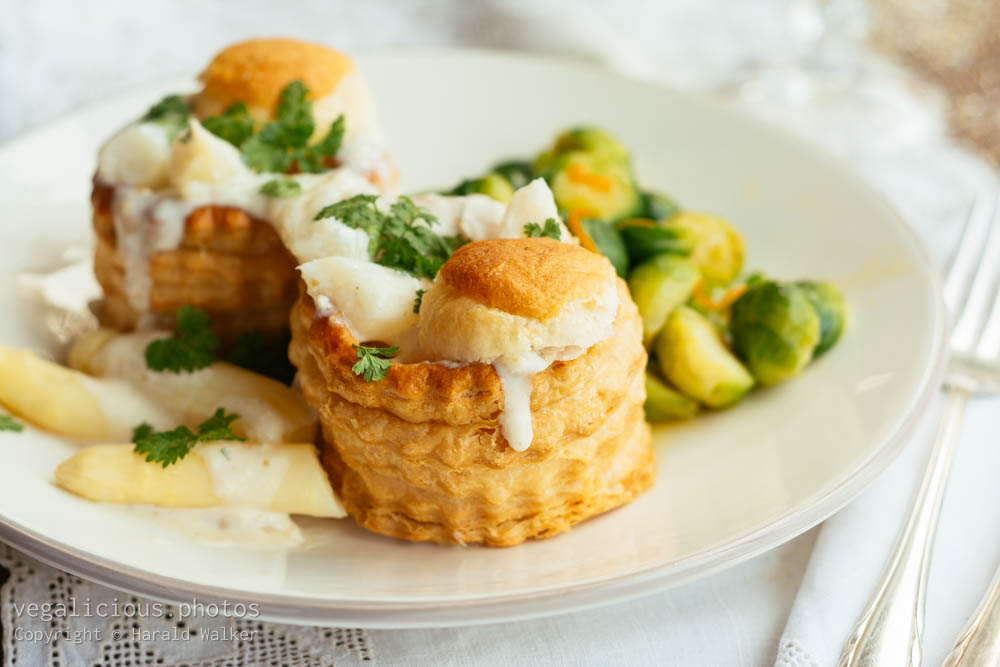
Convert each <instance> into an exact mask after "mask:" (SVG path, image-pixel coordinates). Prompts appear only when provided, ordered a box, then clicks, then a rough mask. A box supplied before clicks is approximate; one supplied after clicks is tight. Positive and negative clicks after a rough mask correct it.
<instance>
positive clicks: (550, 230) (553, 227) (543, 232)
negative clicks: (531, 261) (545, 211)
mask: <svg viewBox="0 0 1000 667" xmlns="http://www.w3.org/2000/svg"><path fill="white" fill-rule="evenodd" d="M524 235H525V236H527V237H528V238H529V239H534V238H540V237H544V238H549V239H555V240H556V241H558V240H559V239H561V238H562V229H560V228H559V223H558V222H557V221H556V219H555V218H549V219H548V220H546V221H545V226H544V227H543V226H542V225H539V224H538V223H537V222H529V223H528V224H526V225H525V226H524Z"/></svg>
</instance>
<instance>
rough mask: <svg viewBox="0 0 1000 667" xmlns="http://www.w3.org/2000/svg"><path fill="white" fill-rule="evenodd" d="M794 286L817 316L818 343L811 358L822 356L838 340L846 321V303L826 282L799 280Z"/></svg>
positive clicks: (838, 292) (836, 290) (834, 288)
mask: <svg viewBox="0 0 1000 667" xmlns="http://www.w3.org/2000/svg"><path fill="white" fill-rule="evenodd" d="M795 286H796V287H798V288H799V289H800V290H802V291H803V293H805V295H806V298H807V299H809V303H811V304H812V306H813V308H815V309H816V314H817V315H819V343H817V344H816V349H815V350H813V356H814V357H818V356H819V355H821V354H823V353H824V352H826V351H827V350H829V349H830V348H831V347H833V344H834V343H836V342H837V341H838V340H839V339H840V335H841V334H842V333H843V332H844V323H845V322H846V320H847V303H846V302H845V301H844V295H843V294H841V293H840V290H839V289H837V288H836V287H834V286H833V285H831V284H830V283H828V282H823V281H819V280H800V281H799V282H797V283H795Z"/></svg>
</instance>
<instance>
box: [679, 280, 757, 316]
mask: <svg viewBox="0 0 1000 667" xmlns="http://www.w3.org/2000/svg"><path fill="white" fill-rule="evenodd" d="M704 284H705V283H704V281H703V280H699V281H698V282H697V283H696V284H695V286H694V291H693V292H691V298H692V299H694V300H695V302H696V303H698V305H700V306H702V307H704V308H707V309H709V310H716V311H722V310H725V309H727V308H729V306H731V305H733V302H734V301H736V299H738V298H740V297H741V296H743V293H744V292H746V291H747V286H746V284H740V285H733V286H732V287H730V288H729V289H727V290H726V291H725V292H723V294H722V296H720V297H719V298H718V299H712V298H711V297H710V296H709V295H707V294H705V289H704Z"/></svg>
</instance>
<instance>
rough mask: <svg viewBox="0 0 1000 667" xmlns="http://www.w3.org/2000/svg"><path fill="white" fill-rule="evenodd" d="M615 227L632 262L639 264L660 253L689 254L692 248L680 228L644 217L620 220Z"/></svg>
mask: <svg viewBox="0 0 1000 667" xmlns="http://www.w3.org/2000/svg"><path fill="white" fill-rule="evenodd" d="M616 227H617V228H618V233H619V234H621V235H622V241H624V242H625V248H626V249H627V250H628V257H629V260H630V261H631V262H632V264H640V263H642V262H644V261H646V260H647V259H649V258H650V257H655V256H657V255H662V254H671V255H690V254H691V250H692V248H693V245H692V243H691V240H690V239H689V238H688V237H687V235H686V234H685V233H684V232H683V231H682V230H680V229H672V228H670V227H667V226H665V225H662V224H658V223H656V222H655V221H653V220H648V219H646V218H629V219H627V220H622V221H621V222H619V223H618V224H617V225H616Z"/></svg>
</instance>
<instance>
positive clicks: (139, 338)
mask: <svg viewBox="0 0 1000 667" xmlns="http://www.w3.org/2000/svg"><path fill="white" fill-rule="evenodd" d="M167 335H168V334H165V333H156V332H151V333H134V334H118V333H115V332H113V331H109V330H107V329H101V330H99V331H95V332H92V333H89V334H84V335H83V336H81V337H80V338H79V339H78V340H77V341H76V342H74V343H73V345H72V346H71V347H70V351H69V363H70V365H71V366H72V367H73V368H75V369H77V370H80V371H83V372H85V373H90V374H92V375H96V376H100V377H103V378H120V379H122V380H127V381H128V382H130V383H132V384H133V385H135V386H136V387H137V388H139V389H140V390H141V391H142V392H144V393H145V394H147V395H148V396H151V397H153V398H155V399H156V400H157V401H158V402H159V403H160V404H161V405H162V406H163V407H165V408H166V409H167V410H169V411H171V412H172V413H175V414H176V415H177V421H178V422H180V423H184V424H188V425H189V426H194V425H197V424H199V423H201V422H202V421H204V420H205V419H207V418H209V417H211V416H212V413H213V412H214V411H215V409H216V408H220V407H221V408H225V409H226V411H227V412H235V413H236V414H238V415H240V418H239V419H238V420H236V422H234V423H233V431H234V432H235V433H236V434H237V435H240V436H242V437H247V438H249V439H251V440H256V441H260V442H310V441H312V440H313V436H314V435H315V431H316V416H315V413H314V411H313V409H312V408H310V407H309V405H308V404H306V402H305V400H303V398H302V396H301V395H300V394H299V393H298V392H297V391H295V390H293V389H291V388H290V387H286V386H285V385H283V384H281V383H280V382H278V381H276V380H272V379H271V378H268V377H265V376H263V375H259V374H257V373H253V372H251V371H248V370H245V369H243V368H239V367H237V366H233V365H232V364H228V363H225V362H217V363H214V364H212V365H211V366H208V367H206V368H202V369H200V370H197V371H194V372H191V373H172V372H169V371H165V372H157V371H152V370H150V369H149V368H147V367H146V358H145V350H146V346H147V345H148V344H149V343H150V342H151V341H153V340H155V339H157V338H163V337H164V336H167Z"/></svg>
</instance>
